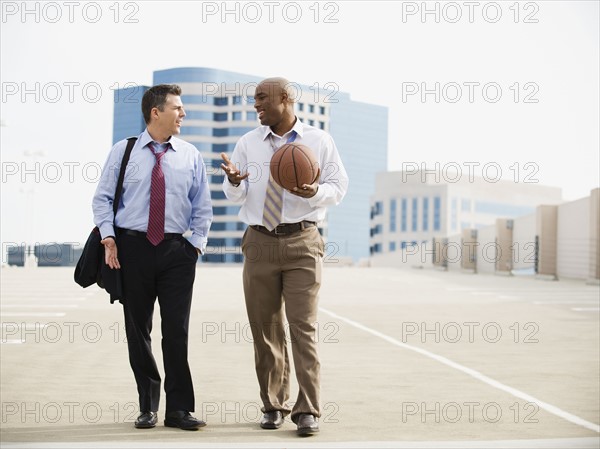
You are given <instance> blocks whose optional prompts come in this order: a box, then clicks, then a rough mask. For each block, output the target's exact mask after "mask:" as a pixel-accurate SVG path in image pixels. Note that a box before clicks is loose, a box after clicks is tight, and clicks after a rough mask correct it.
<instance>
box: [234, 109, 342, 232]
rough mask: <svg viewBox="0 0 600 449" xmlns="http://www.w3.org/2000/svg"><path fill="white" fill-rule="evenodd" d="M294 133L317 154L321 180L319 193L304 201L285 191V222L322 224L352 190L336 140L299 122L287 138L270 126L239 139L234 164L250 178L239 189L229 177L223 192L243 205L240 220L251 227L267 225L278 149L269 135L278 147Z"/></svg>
mask: <svg viewBox="0 0 600 449" xmlns="http://www.w3.org/2000/svg"><path fill="white" fill-rule="evenodd" d="M292 131H296V133H297V134H298V135H297V136H296V140H295V141H294V142H295V143H300V144H303V145H306V146H307V147H309V148H310V149H311V150H313V152H314V153H315V156H316V158H317V161H318V162H319V167H320V168H321V177H320V179H319V190H318V191H317V193H316V195H315V196H313V197H312V198H302V197H299V196H296V195H294V194H292V193H290V192H288V191H287V190H284V191H283V214H282V223H297V222H300V221H303V220H308V221H314V222H317V223H319V222H322V221H323V220H324V219H325V212H326V207H327V206H332V205H336V204H339V203H340V201H341V200H342V198H343V197H344V195H346V192H347V190H348V175H347V174H346V170H345V169H344V165H343V164H342V160H341V159H340V155H339V154H338V151H337V148H336V146H335V143H334V141H333V139H332V137H331V136H330V135H329V134H327V133H326V132H325V131H322V130H320V129H318V128H315V127H313V126H309V125H305V124H303V123H302V122H301V121H300V120H298V119H296V123H295V124H294V127H293V128H292V129H291V130H290V131H289V132H287V133H285V134H284V135H283V136H278V135H276V134H275V133H273V132H272V131H271V128H270V127H268V126H259V127H258V128H256V129H254V130H252V131H250V132H248V133H246V134H244V135H243V136H242V137H241V138H240V140H238V142H237V144H236V146H235V149H234V150H233V154H232V155H231V157H230V159H231V162H232V163H233V164H234V165H235V166H236V168H238V169H239V170H240V172H241V173H242V174H244V173H246V172H248V173H249V174H250V176H248V178H246V179H244V180H243V181H242V182H241V184H240V185H239V186H237V187H236V186H235V185H233V184H231V183H230V182H229V180H228V178H227V176H225V179H224V181H223V191H224V192H225V196H226V197H227V198H228V199H229V200H231V201H233V202H234V203H237V204H242V207H241V209H240V213H239V217H240V220H242V221H243V222H245V223H247V224H249V225H264V223H263V208H264V204H265V197H266V193H267V184H268V181H269V162H270V161H271V156H273V153H274V152H275V150H273V147H272V146H271V143H270V140H271V138H269V135H270V134H272V135H273V138H272V139H273V141H274V143H275V147H276V148H279V147H280V146H281V145H283V144H284V143H285V142H286V141H287V139H288V137H289V136H290V134H291V132H292Z"/></svg>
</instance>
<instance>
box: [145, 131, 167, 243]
mask: <svg viewBox="0 0 600 449" xmlns="http://www.w3.org/2000/svg"><path fill="white" fill-rule="evenodd" d="M148 147H150V149H151V150H152V153H153V154H154V157H155V158H156V163H155V164H154V168H153V169H152V180H151V183H150V212H149V214H148V232H147V233H146V238H147V239H148V240H149V241H150V243H152V244H153V245H154V246H156V245H158V244H159V243H160V242H162V241H163V239H164V237H165V176H164V174H163V171H162V167H161V160H162V158H163V156H164V155H165V153H166V152H167V150H168V149H169V146H167V148H166V149H165V150H164V151H160V152H156V147H155V146H154V143H153V142H152V143H149V144H148Z"/></svg>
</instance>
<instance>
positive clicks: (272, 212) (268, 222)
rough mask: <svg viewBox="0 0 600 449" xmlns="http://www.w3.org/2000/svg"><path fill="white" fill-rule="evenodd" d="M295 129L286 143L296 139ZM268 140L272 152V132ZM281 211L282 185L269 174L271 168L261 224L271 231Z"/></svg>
mask: <svg viewBox="0 0 600 449" xmlns="http://www.w3.org/2000/svg"><path fill="white" fill-rule="evenodd" d="M296 135H297V133H296V131H292V134H291V135H290V137H289V138H288V140H287V142H286V143H291V142H293V141H294V140H296ZM269 142H270V143H271V148H273V153H275V151H277V149H278V148H277V147H275V144H274V143H273V134H269ZM282 213H283V187H281V186H280V185H279V184H277V183H276V182H275V179H273V176H271V170H269V182H268V184H267V195H266V197H265V204H264V208H263V225H264V226H265V228H267V229H268V230H269V231H272V230H273V229H275V228H276V227H277V225H279V224H280V223H281V219H282Z"/></svg>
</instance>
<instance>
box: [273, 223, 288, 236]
mask: <svg viewBox="0 0 600 449" xmlns="http://www.w3.org/2000/svg"><path fill="white" fill-rule="evenodd" d="M279 227H281V228H282V229H283V228H284V226H282V225H277V226H275V228H274V229H273V232H274V233H275V235H285V232H277V229H278V228H279Z"/></svg>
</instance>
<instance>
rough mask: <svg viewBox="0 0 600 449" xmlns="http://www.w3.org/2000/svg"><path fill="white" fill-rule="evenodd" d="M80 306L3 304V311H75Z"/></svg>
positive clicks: (1, 306) (0, 306)
mask: <svg viewBox="0 0 600 449" xmlns="http://www.w3.org/2000/svg"><path fill="white" fill-rule="evenodd" d="M77 307H79V305H78V304H42V303H38V304H2V305H0V308H2V309H38V308H39V309H63V308H64V309H75V308H77Z"/></svg>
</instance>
